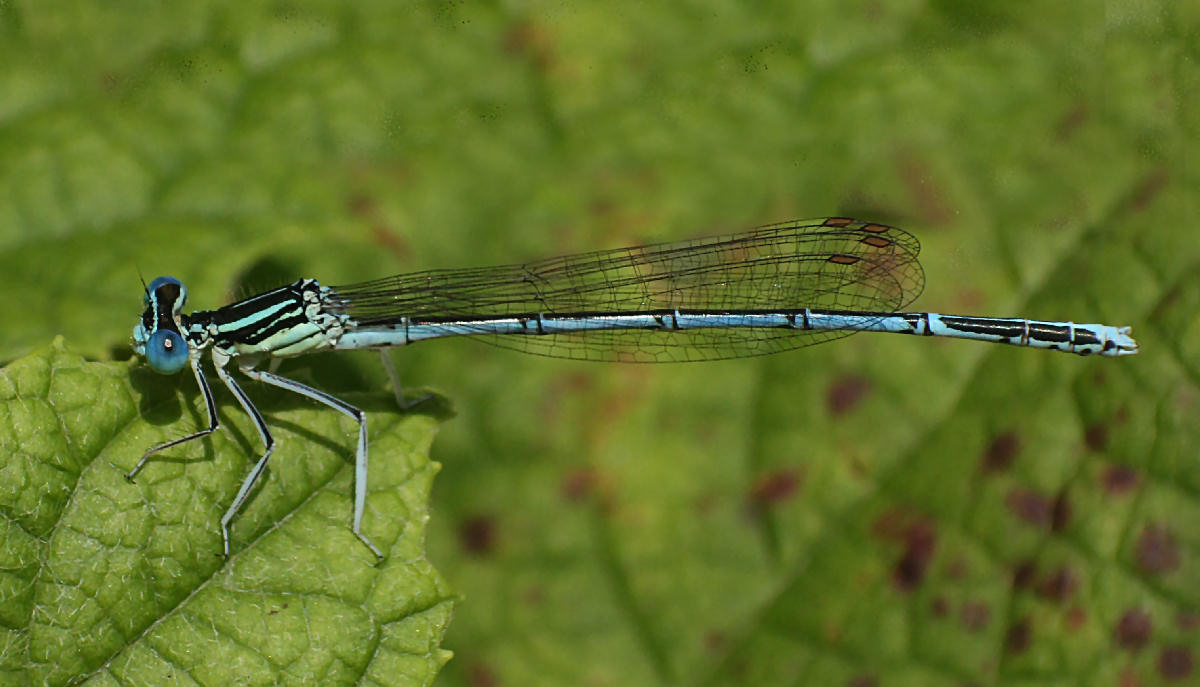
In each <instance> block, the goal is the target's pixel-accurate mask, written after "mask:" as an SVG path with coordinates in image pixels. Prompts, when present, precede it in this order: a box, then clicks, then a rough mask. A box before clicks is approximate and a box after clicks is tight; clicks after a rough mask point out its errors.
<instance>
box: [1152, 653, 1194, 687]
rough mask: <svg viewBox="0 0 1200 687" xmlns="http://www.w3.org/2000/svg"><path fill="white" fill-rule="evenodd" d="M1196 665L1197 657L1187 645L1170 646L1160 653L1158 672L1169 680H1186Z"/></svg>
mask: <svg viewBox="0 0 1200 687" xmlns="http://www.w3.org/2000/svg"><path fill="white" fill-rule="evenodd" d="M1195 667H1196V666H1195V659H1193V658H1192V652H1191V650H1189V649H1188V648H1187V647H1183V646H1168V647H1166V648H1164V649H1163V650H1162V652H1161V653H1160V654H1159V655H1158V672H1159V673H1160V674H1162V676H1163V679H1165V680H1168V681H1175V680H1186V679H1187V678H1189V677H1191V676H1192V671H1193V670H1195Z"/></svg>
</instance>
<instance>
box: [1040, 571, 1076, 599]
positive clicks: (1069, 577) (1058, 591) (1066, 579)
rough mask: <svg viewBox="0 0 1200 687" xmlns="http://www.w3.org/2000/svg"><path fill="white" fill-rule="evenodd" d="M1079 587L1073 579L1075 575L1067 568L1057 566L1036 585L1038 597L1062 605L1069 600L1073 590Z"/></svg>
mask: <svg viewBox="0 0 1200 687" xmlns="http://www.w3.org/2000/svg"><path fill="white" fill-rule="evenodd" d="M1078 587H1079V581H1078V580H1077V579H1076V578H1075V573H1073V572H1071V569H1070V568H1068V567H1067V566H1065V565H1063V566H1059V567H1057V568H1055V569H1054V570H1051V571H1050V572H1049V573H1047V574H1046V576H1045V577H1044V578H1042V580H1041V582H1039V583H1038V586H1037V593H1038V596H1040V597H1042V598H1043V599H1046V600H1047V601H1053V602H1056V603H1063V602H1065V601H1066V600H1067V599H1069V598H1071V595H1073V594H1074V593H1075V590H1076V589H1077V588H1078Z"/></svg>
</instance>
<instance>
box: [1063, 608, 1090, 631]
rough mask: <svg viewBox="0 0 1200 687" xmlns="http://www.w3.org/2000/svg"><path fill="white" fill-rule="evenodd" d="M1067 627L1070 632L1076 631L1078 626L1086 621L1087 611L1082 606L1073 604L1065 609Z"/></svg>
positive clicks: (1081, 625)
mask: <svg viewBox="0 0 1200 687" xmlns="http://www.w3.org/2000/svg"><path fill="white" fill-rule="evenodd" d="M1066 621H1067V629H1068V630H1070V631H1071V632H1078V631H1079V628H1081V627H1083V624H1084V623H1085V622H1087V611H1085V610H1083V608H1082V607H1080V606H1078V605H1075V606H1071V607H1070V608H1068V609H1067V617H1066Z"/></svg>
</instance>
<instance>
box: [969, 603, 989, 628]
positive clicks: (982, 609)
mask: <svg viewBox="0 0 1200 687" xmlns="http://www.w3.org/2000/svg"><path fill="white" fill-rule="evenodd" d="M991 620H992V609H991V608H989V607H988V605H987V604H986V603H984V602H982V601H968V602H967V603H964V604H963V607H962V625H963V627H965V628H966V629H968V630H970V631H971V632H978V631H980V630H982V629H984V628H986V627H987V626H988V623H989V622H991Z"/></svg>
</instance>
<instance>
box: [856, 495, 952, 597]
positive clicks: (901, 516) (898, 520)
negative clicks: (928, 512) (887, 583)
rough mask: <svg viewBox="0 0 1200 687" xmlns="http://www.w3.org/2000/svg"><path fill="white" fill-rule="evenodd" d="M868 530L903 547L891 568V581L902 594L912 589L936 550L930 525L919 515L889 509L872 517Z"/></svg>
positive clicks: (934, 536) (935, 536)
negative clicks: (873, 519) (873, 520)
mask: <svg viewBox="0 0 1200 687" xmlns="http://www.w3.org/2000/svg"><path fill="white" fill-rule="evenodd" d="M871 529H872V531H873V532H874V533H875V535H876V536H878V537H880V538H883V539H887V540H890V541H898V542H900V543H901V544H902V545H903V546H904V551H903V553H902V554H901V556H900V560H899V561H897V562H896V565H895V567H893V568H892V581H893V582H894V583H895V584H896V586H897V587H898V588H899V589H900V590H902V591H912V590H913V589H916V588H917V587H918V586H919V585H920V584H921V582H922V581H924V579H925V574H926V572H927V570H928V568H929V563H930V561H931V560H932V559H933V552H934V549H935V548H936V547H937V530H936V529H935V528H934V525H933V523H932V522H931V521H930V520H929V519H928V518H926V517H924V516H923V515H919V514H916V513H909V512H906V511H904V510H901V509H899V508H892V509H889V510H888V511H887V512H885V513H883V514H882V515H880V516H879V517H878V518H876V519H875V522H874V523H873V524H872V526H871Z"/></svg>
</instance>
